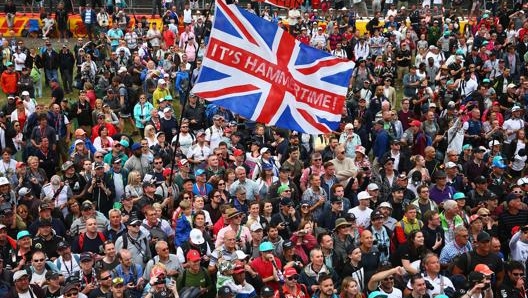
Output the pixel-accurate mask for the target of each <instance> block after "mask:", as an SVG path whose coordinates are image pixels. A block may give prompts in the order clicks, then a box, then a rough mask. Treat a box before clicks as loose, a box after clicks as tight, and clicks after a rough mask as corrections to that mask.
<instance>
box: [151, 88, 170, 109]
mask: <svg viewBox="0 0 528 298" xmlns="http://www.w3.org/2000/svg"><path fill="white" fill-rule="evenodd" d="M167 95H170V92H169V90H168V89H160V88H159V87H157V88H156V90H154V92H153V93H152V105H153V106H154V109H156V110H157V109H158V105H159V100H160V99H161V98H165V96H167Z"/></svg>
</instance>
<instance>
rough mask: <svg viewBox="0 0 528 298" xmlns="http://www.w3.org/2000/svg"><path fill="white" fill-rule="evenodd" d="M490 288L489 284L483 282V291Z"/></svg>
mask: <svg viewBox="0 0 528 298" xmlns="http://www.w3.org/2000/svg"><path fill="white" fill-rule="evenodd" d="M490 287H491V283H489V282H485V283H484V287H483V288H482V290H483V291H486V290H487V289H489V288H490Z"/></svg>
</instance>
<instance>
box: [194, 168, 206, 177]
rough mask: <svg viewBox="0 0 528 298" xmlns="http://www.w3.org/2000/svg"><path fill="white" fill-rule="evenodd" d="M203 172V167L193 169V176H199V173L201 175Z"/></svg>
mask: <svg viewBox="0 0 528 298" xmlns="http://www.w3.org/2000/svg"><path fill="white" fill-rule="evenodd" d="M203 174H205V170H204V169H198V170H196V171H194V176H200V175H203Z"/></svg>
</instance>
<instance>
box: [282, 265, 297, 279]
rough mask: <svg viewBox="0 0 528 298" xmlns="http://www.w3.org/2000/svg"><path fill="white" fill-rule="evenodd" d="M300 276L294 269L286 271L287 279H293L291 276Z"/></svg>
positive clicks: (289, 268) (290, 268)
mask: <svg viewBox="0 0 528 298" xmlns="http://www.w3.org/2000/svg"><path fill="white" fill-rule="evenodd" d="M298 274H299V273H297V270H295V268H293V267H288V268H286V270H284V276H285V277H291V276H294V275H298Z"/></svg>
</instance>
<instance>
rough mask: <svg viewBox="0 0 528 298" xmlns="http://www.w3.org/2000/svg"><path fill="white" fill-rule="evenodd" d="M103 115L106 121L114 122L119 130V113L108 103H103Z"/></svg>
mask: <svg viewBox="0 0 528 298" xmlns="http://www.w3.org/2000/svg"><path fill="white" fill-rule="evenodd" d="M103 115H104V120H105V122H106V123H110V124H112V125H113V126H114V127H115V128H116V130H118V131H119V118H117V115H116V114H115V113H114V111H112V109H111V108H110V106H109V105H108V104H106V103H104V104H103ZM94 123H97V122H94Z"/></svg>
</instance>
